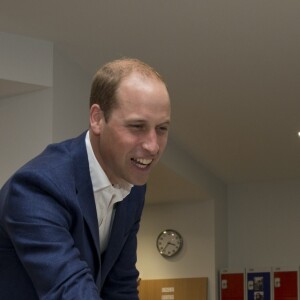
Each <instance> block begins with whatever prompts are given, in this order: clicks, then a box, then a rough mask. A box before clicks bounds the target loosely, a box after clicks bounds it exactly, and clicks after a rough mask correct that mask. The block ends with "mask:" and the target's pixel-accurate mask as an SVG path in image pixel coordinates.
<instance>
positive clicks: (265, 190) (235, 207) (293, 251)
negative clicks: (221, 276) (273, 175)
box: [228, 180, 300, 268]
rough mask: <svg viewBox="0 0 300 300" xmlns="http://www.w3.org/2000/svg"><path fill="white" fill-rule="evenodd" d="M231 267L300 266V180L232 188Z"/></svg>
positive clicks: (230, 224) (230, 201) (230, 196)
mask: <svg viewBox="0 0 300 300" xmlns="http://www.w3.org/2000/svg"><path fill="white" fill-rule="evenodd" d="M228 201H229V202H228V206H229V218H228V220H229V228H228V232H229V252H228V253H229V267H233V268H234V267H238V268H240V267H269V266H299V265H300V258H299V253H300V240H299V238H298V234H299V228H300V180H294V181H286V182H274V183H261V184H243V185H232V186H230V187H229V193H228Z"/></svg>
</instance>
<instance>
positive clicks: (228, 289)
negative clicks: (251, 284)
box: [220, 269, 245, 300]
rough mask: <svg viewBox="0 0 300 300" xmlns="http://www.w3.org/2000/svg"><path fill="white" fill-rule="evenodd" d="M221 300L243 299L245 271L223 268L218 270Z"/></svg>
mask: <svg viewBox="0 0 300 300" xmlns="http://www.w3.org/2000/svg"><path fill="white" fill-rule="evenodd" d="M220 298H221V300H244V299H245V271H244V270H243V271H241V270H228V269H224V270H222V271H221V272H220Z"/></svg>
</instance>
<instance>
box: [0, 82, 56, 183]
mask: <svg viewBox="0 0 300 300" xmlns="http://www.w3.org/2000/svg"><path fill="white" fill-rule="evenodd" d="M0 137H1V147H0V166H1V168H0V185H1V186H2V185H3V183H4V182H5V181H6V180H7V178H8V177H9V176H10V175H11V174H12V173H13V172H14V171H16V170H17V169H18V168H19V167H20V166H21V165H23V164H24V163H25V162H26V161H28V160H29V159H31V158H32V157H33V156H35V155H37V154H38V153H39V152H40V151H42V150H43V149H44V148H45V146H46V145H47V144H49V143H50V142H51V141H52V89H51V88H48V89H45V90H41V91H36V92H33V93H28V94H24V95H21V96H16V97H10V98H7V99H0Z"/></svg>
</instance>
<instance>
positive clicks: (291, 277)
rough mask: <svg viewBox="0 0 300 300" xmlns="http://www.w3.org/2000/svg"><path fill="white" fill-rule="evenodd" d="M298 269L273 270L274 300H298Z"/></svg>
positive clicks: (282, 268) (281, 268) (280, 268)
mask: <svg viewBox="0 0 300 300" xmlns="http://www.w3.org/2000/svg"><path fill="white" fill-rule="evenodd" d="M298 274H299V270H298V268H294V269H291V268H284V267H278V268H274V271H273V275H274V300H298V295H299V287H298V282H299V280H298V276H299V275H298Z"/></svg>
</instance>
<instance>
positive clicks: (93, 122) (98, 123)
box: [90, 104, 105, 135]
mask: <svg viewBox="0 0 300 300" xmlns="http://www.w3.org/2000/svg"><path fill="white" fill-rule="evenodd" d="M103 122H105V120H104V114H103V111H102V110H101V108H100V106H99V105H98V104H93V105H92V106H91V108H90V128H91V130H92V132H93V133H94V134H96V135H99V134H100V133H101V130H102V124H103Z"/></svg>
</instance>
